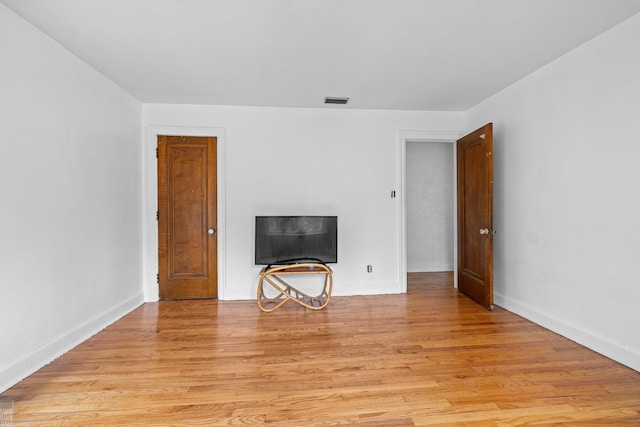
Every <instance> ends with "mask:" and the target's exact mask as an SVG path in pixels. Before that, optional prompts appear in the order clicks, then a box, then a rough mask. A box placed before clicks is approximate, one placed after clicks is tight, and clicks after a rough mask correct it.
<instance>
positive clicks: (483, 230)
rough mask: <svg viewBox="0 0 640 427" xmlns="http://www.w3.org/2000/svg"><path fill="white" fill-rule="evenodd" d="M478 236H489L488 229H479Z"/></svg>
mask: <svg viewBox="0 0 640 427" xmlns="http://www.w3.org/2000/svg"><path fill="white" fill-rule="evenodd" d="M480 234H489V229H488V228H481V229H480Z"/></svg>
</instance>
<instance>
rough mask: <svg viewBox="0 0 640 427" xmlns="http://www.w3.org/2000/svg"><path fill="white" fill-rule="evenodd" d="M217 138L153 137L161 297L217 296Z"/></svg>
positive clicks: (191, 297) (192, 297)
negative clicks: (156, 153)
mask: <svg viewBox="0 0 640 427" xmlns="http://www.w3.org/2000/svg"><path fill="white" fill-rule="evenodd" d="M216 143H217V141H216V138H213V137H193V136H187V137H183V136H158V261H159V268H158V284H159V287H160V298H161V299H163V300H166V299H196V298H217V296H218V249H217V236H216V234H217V153H216V151H217V149H216Z"/></svg>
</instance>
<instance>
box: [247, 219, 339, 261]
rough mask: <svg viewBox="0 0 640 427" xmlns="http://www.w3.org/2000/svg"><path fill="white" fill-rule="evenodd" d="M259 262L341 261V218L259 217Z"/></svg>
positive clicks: (257, 252)
mask: <svg viewBox="0 0 640 427" xmlns="http://www.w3.org/2000/svg"><path fill="white" fill-rule="evenodd" d="M255 251H256V253H255V262H256V265H287V264H295V263H301V262H315V263H322V264H332V263H337V262H338V217H336V216H256V246H255Z"/></svg>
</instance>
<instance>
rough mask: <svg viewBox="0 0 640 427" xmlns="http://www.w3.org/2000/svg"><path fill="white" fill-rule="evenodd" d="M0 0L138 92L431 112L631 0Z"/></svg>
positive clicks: (572, 38)
mask: <svg viewBox="0 0 640 427" xmlns="http://www.w3.org/2000/svg"><path fill="white" fill-rule="evenodd" d="M0 1H1V2H2V3H4V4H5V5H6V6H8V7H9V8H11V9H12V10H14V11H15V12H17V13H18V14H19V15H21V16H23V17H24V18H25V19H26V20H27V21H29V22H31V23H32V24H34V25H35V26H36V27H38V28H40V29H41V30H42V31H44V32H45V33H47V34H48V35H49V36H51V37H52V38H53V39H55V40H56V41H58V42H59V43H60V44H61V45H63V46H64V47H66V48H67V49H68V50H70V51H71V52H73V53H74V54H75V55H77V56H78V57H80V58H82V59H83V60H84V61H86V62H87V63H89V64H90V65H91V66H93V67H94V68H96V69H97V70H99V71H100V72H102V73H103V74H104V75H106V76H107V77H108V78H110V79H111V80H113V81H114V82H116V83H117V84H118V85H120V86H121V87H123V88H124V89H125V90H127V91H128V92H129V93H131V94H132V95H133V96H135V97H136V98H137V99H139V100H140V101H142V102H148V103H180V104H217V105H255V106H286V107H323V106H324V105H323V100H324V97H325V96H340V97H349V98H351V100H350V102H349V104H348V106H347V108H374V109H404V110H437V111H464V110H466V109H468V108H470V107H472V106H473V105H475V104H476V103H478V102H480V101H482V100H483V99H485V98H487V97H489V96H491V95H492V94H494V93H496V92H497V91H499V90H501V89H503V88H505V87H507V86H509V85H510V84H512V83H514V82H516V81H517V80H519V79H521V78H523V77H524V76H526V75H527V74H529V73H531V72H532V71H534V70H536V69H538V68H540V67H541V66H543V65H545V64H547V63H549V62H550V61H552V60H554V59H555V58H558V57H559V56H562V55H563V54H565V53H567V52H569V51H570V50H572V49H574V48H576V47H577V46H579V45H581V44H582V43H584V42H586V41H588V40H590V39H592V38H593V37H595V36H597V35H598V34H600V33H602V32H604V31H606V30H607V29H609V28H611V27H613V26H615V25H616V24H618V23H620V22H622V21H623V20H625V19H626V18H628V17H630V16H632V15H634V14H636V13H639V12H640V0H0ZM327 108H344V107H336V106H331V107H329V106H328V107H327Z"/></svg>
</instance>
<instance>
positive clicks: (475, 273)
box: [456, 123, 494, 309]
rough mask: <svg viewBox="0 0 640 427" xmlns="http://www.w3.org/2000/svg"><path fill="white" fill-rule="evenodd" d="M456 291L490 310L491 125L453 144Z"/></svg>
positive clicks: (491, 235) (491, 226)
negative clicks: (455, 184) (456, 265)
mask: <svg viewBox="0 0 640 427" xmlns="http://www.w3.org/2000/svg"><path fill="white" fill-rule="evenodd" d="M456 151H457V159H456V160H457V165H458V172H457V177H458V183H457V184H458V289H459V290H460V292H462V293H464V294H465V295H467V296H468V297H469V298H471V299H473V300H474V301H476V302H477V303H478V304H480V305H482V306H484V307H486V308H488V309H492V308H493V234H494V229H493V124H492V123H489V124H487V125H485V126H483V127H481V128H480V129H478V130H476V131H474V132H471V133H470V134H469V135H467V136H465V137H463V138H461V139H459V140H458V142H457V150H456Z"/></svg>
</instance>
